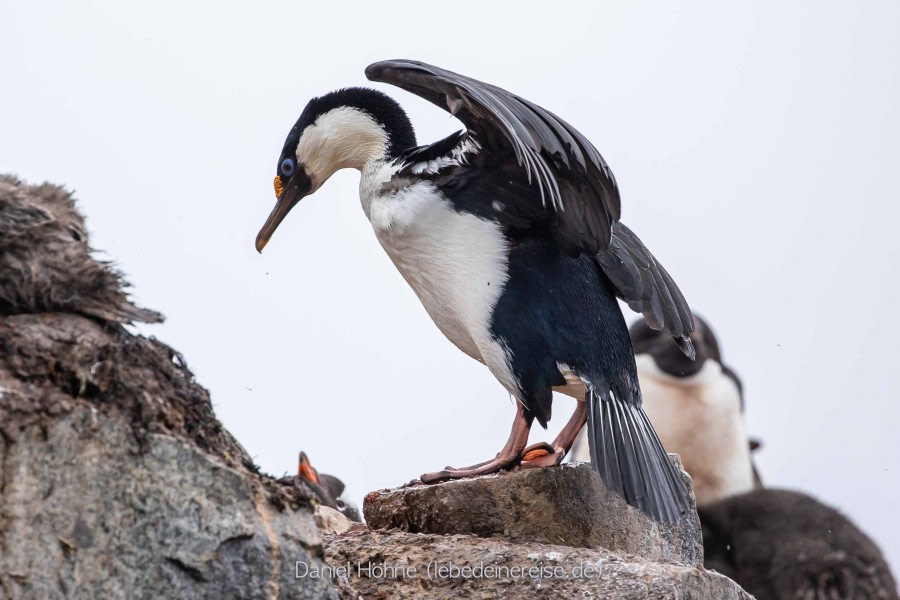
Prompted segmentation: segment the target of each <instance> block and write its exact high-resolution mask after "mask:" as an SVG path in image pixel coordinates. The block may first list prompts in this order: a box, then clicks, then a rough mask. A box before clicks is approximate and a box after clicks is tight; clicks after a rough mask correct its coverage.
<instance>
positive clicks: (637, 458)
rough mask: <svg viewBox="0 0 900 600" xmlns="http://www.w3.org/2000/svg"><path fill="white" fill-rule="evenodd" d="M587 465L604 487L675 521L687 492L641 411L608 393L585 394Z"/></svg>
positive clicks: (685, 503) (686, 504)
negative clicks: (589, 457)
mask: <svg viewBox="0 0 900 600" xmlns="http://www.w3.org/2000/svg"><path fill="white" fill-rule="evenodd" d="M587 402H588V446H589V447H590V451H591V464H592V465H594V469H595V470H596V471H597V472H598V473H600V476H601V477H602V478H603V481H604V483H605V484H606V487H607V488H609V489H610V490H612V491H614V492H616V493H617V494H619V495H620V496H622V497H623V498H625V501H626V502H628V504H630V505H632V506H634V507H636V508H638V509H640V510H641V511H643V512H645V513H647V514H648V515H650V516H651V517H653V518H654V519H657V520H660V521H667V522H674V521H677V520H678V519H679V518H680V517H681V516H682V515H683V514H684V513H685V512H686V511H687V510H688V507H689V502H688V490H687V488H686V486H685V484H684V481H683V480H682V478H681V474H680V473H678V472H677V471H676V470H675V467H674V466H673V465H672V462H671V461H670V460H669V456H668V454H667V453H666V451H665V449H664V448H663V446H662V443H661V442H660V441H659V437H658V436H657V435H656V432H655V431H654V430H653V426H652V425H651V424H650V420H649V419H648V418H647V414H646V413H645V412H644V409H643V408H641V407H640V406H639V405H636V404H633V403H631V402H625V401H623V400H621V399H619V398H617V397H615V396H612V395H609V394H602V395H601V394H599V393H598V392H595V391H591V392H589V393H588V398H587Z"/></svg>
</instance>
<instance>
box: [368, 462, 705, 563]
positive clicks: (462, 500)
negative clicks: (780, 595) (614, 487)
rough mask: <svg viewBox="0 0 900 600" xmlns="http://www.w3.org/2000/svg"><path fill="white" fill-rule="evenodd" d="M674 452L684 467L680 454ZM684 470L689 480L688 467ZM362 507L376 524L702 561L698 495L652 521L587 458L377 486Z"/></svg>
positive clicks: (657, 558) (373, 525)
mask: <svg viewBox="0 0 900 600" xmlns="http://www.w3.org/2000/svg"><path fill="white" fill-rule="evenodd" d="M672 459H673V461H676V464H677V465H678V466H679V468H680V463H678V462H677V457H674V456H673V457H672ZM682 472H683V471H682ZM683 476H684V477H685V478H686V480H687V481H688V482H690V478H689V477H688V476H687V474H686V473H685V474H684V475H683ZM363 512H364V513H365V517H366V522H367V523H368V525H369V526H370V527H371V528H373V529H399V530H402V531H407V532H410V533H433V534H468V533H471V534H475V535H478V536H481V537H496V538H503V539H506V540H509V541H513V542H543V543H547V544H559V545H565V546H576V547H583V548H605V549H607V550H613V551H620V552H627V553H629V554H633V555H636V556H640V557H642V558H645V559H648V560H652V561H674V562H679V563H682V564H685V565H690V566H699V565H702V564H703V544H702V538H701V534H700V522H699V519H698V518H697V512H696V510H695V509H694V507H693V497H692V505H691V510H689V511H687V513H686V514H685V515H684V516H683V517H682V518H681V519H680V520H679V521H678V522H676V523H662V522H659V521H655V520H653V519H651V518H650V517H648V516H647V515H645V514H644V513H642V512H641V511H639V510H637V509H635V508H633V507H631V506H629V505H628V504H627V503H626V502H625V501H624V500H623V499H622V498H621V497H620V496H618V495H617V494H615V493H613V492H611V491H609V490H607V489H606V486H605V485H604V484H603V480H602V479H601V478H600V476H599V475H598V474H597V473H596V472H595V471H594V470H593V469H591V467H590V465H588V464H585V463H574V464H572V463H570V464H564V465H561V466H560V467H554V468H549V469H524V470H515V471H510V472H506V473H500V474H496V475H486V476H483V477H477V478H472V479H462V480H457V481H447V482H444V483H440V484H435V485H421V484H418V485H416V484H410V485H408V486H405V487H400V488H396V489H392V490H379V491H377V492H372V493H370V494H368V495H367V496H366V498H365V502H364V505H363Z"/></svg>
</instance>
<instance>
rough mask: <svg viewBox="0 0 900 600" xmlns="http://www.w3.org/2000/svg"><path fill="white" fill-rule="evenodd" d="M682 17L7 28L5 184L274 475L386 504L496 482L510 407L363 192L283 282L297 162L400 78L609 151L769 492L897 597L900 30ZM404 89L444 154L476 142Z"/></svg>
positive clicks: (752, 16)
mask: <svg viewBox="0 0 900 600" xmlns="http://www.w3.org/2000/svg"><path fill="white" fill-rule="evenodd" d="M671 4H672V3H667V2H665V3H663V2H661V3H648V2H632V1H618V2H590V3H588V2H572V3H557V4H556V6H557V8H549V6H550V5H549V4H548V3H546V2H542V3H526V2H521V1H517V2H484V1H481V2H464V1H459V2H454V3H450V4H448V3H445V2H441V3H427V2H421V1H417V2H390V3H383V4H375V3H371V2H370V3H366V4H365V8H364V9H363V8H360V7H354V6H353V5H349V4H346V5H343V4H341V3H337V2H334V3H331V2H315V3H310V2H304V3H300V2H290V3H288V2H277V3H276V2H256V3H245V2H241V3H238V2H219V3H215V4H214V3H196V2H194V3H192V2H183V1H177V2H176V1H156V2H146V1H141V2H130V1H129V2H117V3H111V2H99V1H97V2H86V1H85V2H77V3H76V2H67V1H58V2H41V3H37V2H18V1H13V2H7V3H4V6H3V8H2V11H0V56H2V59H0V60H2V65H3V66H2V72H3V78H4V85H3V89H2V92H0V172H2V171H6V172H13V173H17V174H19V175H20V176H22V177H25V178H26V179H28V180H30V181H32V182H40V181H43V180H50V181H54V182H59V183H64V184H66V185H67V186H68V187H70V188H72V189H74V190H76V192H77V196H78V198H79V200H80V202H81V208H82V210H83V211H84V212H85V213H86V214H87V216H88V220H89V227H90V231H91V235H92V238H91V239H92V243H93V245H94V246H95V247H97V248H101V249H103V250H105V251H106V252H107V253H108V255H109V256H110V257H112V258H114V259H116V260H117V261H118V263H119V264H120V266H121V268H122V269H123V270H124V271H125V272H127V273H128V275H129V278H130V280H131V281H132V282H133V283H134V284H135V294H136V296H137V297H138V299H139V300H140V301H141V302H142V303H143V304H145V305H147V306H150V307H153V308H155V309H159V310H162V311H163V312H164V313H165V314H166V315H167V317H168V321H167V322H166V323H165V324H164V325H162V326H153V327H141V328H139V331H140V332H142V333H146V334H148V335H155V336H157V337H158V338H160V339H162V340H164V341H165V342H167V343H169V344H171V345H172V346H174V347H175V348H177V349H178V350H180V351H181V352H183V353H184V355H185V357H186V358H187V360H188V363H189V365H190V367H191V368H192V369H193V370H194V372H195V373H196V375H197V378H198V380H199V381H200V382H201V383H203V384H204V385H205V386H207V387H208V388H209V389H210V390H211V392H212V396H213V401H214V404H215V407H216V411H217V413H218V415H219V416H220V417H221V419H222V420H223V421H224V423H225V425H226V426H227V427H228V428H229V429H230V430H231V431H232V432H233V433H234V434H235V435H236V436H237V437H238V439H239V440H240V441H241V442H242V443H243V444H244V446H245V447H246V448H247V449H248V450H249V452H250V453H251V454H252V455H253V456H254V457H255V459H256V461H257V462H258V464H260V465H261V466H262V467H263V468H264V469H265V470H266V471H268V472H270V473H273V474H276V475H280V474H283V473H285V472H292V471H293V470H294V469H295V468H296V457H297V452H298V450H300V449H304V450H306V451H307V452H308V453H309V455H310V457H311V458H312V460H313V462H314V464H315V465H316V466H317V467H318V468H319V469H320V470H322V471H325V472H332V473H335V474H337V475H339V476H340V477H342V478H343V479H344V480H345V481H346V482H347V483H348V485H349V486H350V488H351V489H352V491H353V492H354V494H355V495H356V496H357V498H360V499H361V497H362V495H363V494H364V493H366V492H368V491H370V490H373V489H376V488H379V487H386V486H393V485H396V484H399V483H402V482H405V481H408V480H410V479H412V478H413V477H415V476H418V475H419V474H421V473H423V472H425V471H430V470H434V469H436V468H440V467H443V466H444V465H445V464H470V463H473V462H477V461H479V460H482V459H485V458H487V457H489V456H492V455H493V454H494V453H495V452H496V451H497V450H498V449H499V448H500V446H501V445H502V443H503V442H504V441H505V438H506V435H507V433H508V427H509V424H510V420H511V417H512V412H513V409H512V405H511V404H510V401H509V399H508V397H507V396H506V394H505V392H504V391H503V390H502V388H501V387H500V385H499V384H498V383H496V382H495V381H494V379H493V377H492V376H491V375H490V374H489V373H488V371H487V370H486V369H485V368H484V367H482V366H481V365H479V364H477V363H475V362H474V361H472V360H471V359H469V358H467V357H465V356H463V355H462V354H461V353H460V352H459V351H458V350H456V349H455V348H454V347H453V346H451V344H450V343H449V342H447V341H446V340H445V339H444V338H443V336H442V335H441V333H440V332H439V331H438V330H437V328H436V327H434V325H433V324H432V323H431V321H430V319H429V318H428V316H427V315H426V314H425V311H424V309H423V308H422V307H421V306H420V304H419V302H418V300H417V299H416V297H415V296H414V294H413V292H412V291H411V290H410V289H409V288H408V287H407V285H406V283H405V282H404V281H403V280H402V278H401V277H400V275H399V274H398V273H397V272H396V271H395V269H394V267H393V265H392V264H391V263H390V261H389V260H388V258H387V256H386V255H385V254H384V252H383V251H382V250H381V248H380V247H379V245H378V244H377V242H376V240H375V238H374V235H373V234H372V232H371V229H370V226H369V224H368V222H367V221H366V218H365V216H364V215H363V213H362V211H361V210H360V207H359V200H358V194H357V184H358V174H357V173H356V172H352V171H347V172H342V173H339V174H338V175H337V176H335V177H334V178H333V179H332V180H331V181H329V182H328V184H327V185H326V186H325V187H324V188H323V189H322V190H320V191H319V192H318V193H317V194H315V195H314V196H312V197H310V198H307V199H306V200H304V201H303V202H302V203H301V204H300V205H299V206H298V207H297V208H295V209H294V211H293V213H292V214H291V216H290V217H289V218H288V219H287V221H285V223H284V224H283V225H282V226H281V228H280V229H279V231H278V232H277V234H276V235H275V237H274V238H273V240H272V242H271V243H270V244H269V246H268V248H267V249H266V252H265V253H264V254H263V255H261V256H260V255H258V254H257V253H256V251H255V250H254V248H253V241H254V238H255V236H256V232H257V230H258V229H259V227H260V226H261V225H262V223H263V221H264V220H265V217H266V216H267V215H268V213H269V210H270V209H271V207H272V205H273V202H274V196H273V192H272V184H271V182H272V178H273V176H274V175H275V161H276V159H277V158H278V154H279V152H280V150H281V146H282V143H283V141H284V137H285V135H286V134H287V132H288V129H289V128H290V126H291V125H292V124H293V122H294V120H295V119H296V118H297V116H298V115H299V113H300V111H301V110H302V109H303V106H304V105H305V104H306V102H307V100H308V99H309V98H310V97H312V96H315V95H319V94H322V93H324V92H327V91H330V90H333V89H335V88H338V87H342V86H348V85H360V84H365V83H366V82H365V77H364V75H363V69H364V68H365V66H366V65H367V64H369V63H370V62H373V61H375V60H380V59H386V58H400V57H402V58H416V59H420V60H424V61H427V62H431V63H434V64H437V65H440V66H443V67H446V68H449V69H452V70H455V71H459V72H462V73H465V74H468V75H471V76H474V77H477V78H479V79H482V80H485V81H489V82H493V83H496V84H498V85H500V86H502V87H505V88H507V89H510V90H512V91H514V92H517V93H519V94H521V95H523V96H525V97H527V98H529V99H530V100H533V101H535V102H537V103H539V104H541V105H543V106H545V107H547V108H548V109H550V110H552V111H553V112H556V113H557V114H559V115H560V116H562V117H563V118H565V119H566V120H567V121H569V122H570V123H572V124H573V125H575V126H576V127H578V128H579V129H580V130H581V131H582V132H583V133H584V134H586V135H587V136H588V137H589V138H590V139H591V140H592V141H593V142H594V144H595V145H596V146H597V147H598V148H599V149H600V151H601V152H602V153H603V155H604V156H605V157H606V159H607V160H608V161H609V163H610V165H611V166H612V168H613V170H614V172H615V174H616V177H617V179H618V181H619V184H620V186H621V190H622V207H623V211H622V212H623V221H624V222H626V223H627V224H628V225H629V226H631V227H632V228H633V229H634V230H635V231H637V232H638V234H639V235H640V236H641V237H642V238H643V239H644V241H645V242H646V243H647V245H648V246H649V247H650V248H651V250H652V251H653V252H654V253H655V254H656V256H657V257H658V258H659V259H660V260H661V261H662V262H663V263H664V264H665V266H666V267H667V268H668V269H669V271H670V272H671V273H672V274H673V276H674V277H675V279H676V280H677V281H678V283H679V285H680V286H681V289H682V290H683V291H684V293H685V295H686V296H687V298H688V301H689V302H690V303H691V305H692V306H693V307H694V309H695V310H696V311H697V312H699V313H700V314H702V315H704V316H705V317H707V319H708V320H709V321H710V322H711V323H712V324H713V326H714V328H715V329H716V331H717V332H718V334H719V337H720V340H721V343H722V346H723V349H724V352H725V357H726V359H727V362H729V363H731V364H732V366H733V367H734V368H735V369H736V370H737V371H738V372H739V374H740V375H741V376H742V378H743V380H744V383H745V389H746V400H747V403H748V405H749V412H748V415H747V416H748V420H749V429H750V431H751V433H752V434H754V435H756V436H758V437H760V438H761V439H762V440H763V441H764V442H765V449H764V451H763V452H762V453H761V454H759V455H758V457H757V458H758V461H759V464H760V468H761V471H762V474H763V477H764V479H765V481H766V482H767V483H768V484H771V485H775V486H781V487H789V488H795V489H800V490H803V491H806V492H809V493H812V494H813V495H815V496H816V497H818V498H820V499H821V500H823V501H825V502H827V503H829V504H831V505H833V506H837V507H839V508H840V509H841V510H843V511H844V512H845V513H847V514H849V515H850V516H851V517H852V518H853V519H854V520H855V521H856V522H857V523H859V524H860V525H861V527H862V528H863V529H864V530H865V531H866V532H868V533H869V534H870V535H871V536H872V537H874V538H875V539H876V541H877V542H878V543H879V544H880V545H881V547H882V548H883V549H884V550H885V551H886V552H888V554H889V556H890V559H891V562H892V564H893V565H894V568H895V571H896V570H900V568H898V567H900V520H898V518H897V505H898V501H900V498H898V490H900V486H898V483H897V479H898V476H900V455H898V449H900V443H898V430H897V428H898V423H900V408H898V406H900V402H898V401H900V385H898V375H897V360H896V356H897V351H898V350H897V348H898V346H897V339H898V334H900V326H898V319H897V316H896V311H897V309H898V305H900V284H898V282H897V269H898V266H900V241H898V236H897V233H896V227H897V221H898V216H900V210H898V207H897V203H898V200H900V176H898V164H900V117H898V111H897V107H898V106H900V36H898V35H897V32H898V31H900V4H898V3H897V2H893V1H888V0H885V1H883V2H877V1H870V2H856V1H846V2H829V1H825V2H813V1H807V2H775V1H773V2H748V1H738V2H729V3H721V2H702V3H694V6H693V7H692V8H686V7H683V6H682V7H676V6H672V5H671ZM563 6H565V7H566V8H561V7H563ZM380 89H383V90H385V91H387V92H388V93H390V94H392V95H393V96H394V97H395V98H397V99H398V100H399V101H400V102H401V104H403V105H404V106H405V107H406V108H407V109H408V111H409V113H410V117H411V118H412V121H413V123H414V124H415V126H416V127H417V130H418V134H419V140H420V141H421V142H427V141H433V140H435V139H437V138H438V136H442V135H445V134H447V133H449V132H451V131H453V130H454V129H456V128H458V127H459V125H458V124H457V123H456V122H455V121H454V120H453V119H452V118H450V117H449V116H448V115H447V114H446V113H444V112H442V111H440V110H438V109H437V108H435V107H432V106H431V105H430V104H428V103H426V102H425V101H423V100H420V99H418V98H416V97H414V96H412V95H410V94H407V93H406V92H403V91H401V90H399V89H390V88H387V87H386V86H380ZM628 317H629V319H632V318H634V317H633V315H631V314H630V313H629V315H628ZM570 406H571V400H568V399H564V398H563V399H560V400H559V401H558V403H557V407H556V410H555V411H554V412H555V415H556V418H555V419H554V421H553V423H552V424H551V425H553V426H555V427H551V433H550V434H545V435H546V439H550V436H551V435H552V434H553V433H554V432H555V429H558V428H559V427H561V425H562V422H563V421H564V420H565V418H566V417H567V413H568V411H569V409H570ZM535 439H537V438H535Z"/></svg>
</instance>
